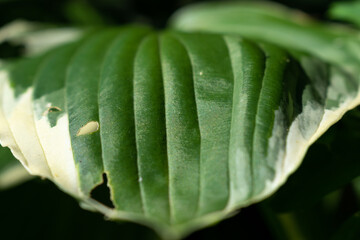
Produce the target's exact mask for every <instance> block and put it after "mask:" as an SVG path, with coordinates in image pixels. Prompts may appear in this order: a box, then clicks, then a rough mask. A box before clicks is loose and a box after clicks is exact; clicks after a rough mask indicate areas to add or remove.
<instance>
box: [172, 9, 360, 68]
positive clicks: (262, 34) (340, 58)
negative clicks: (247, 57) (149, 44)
mask: <svg viewBox="0 0 360 240" xmlns="http://www.w3.org/2000/svg"><path fill="white" fill-rule="evenodd" d="M170 26H172V27H173V28H175V29H178V30H182V31H192V32H193V31H205V32H215V33H227V34H240V35H242V36H243V37H246V38H250V39H255V40H259V41H265V42H270V43H273V44H276V45H278V46H281V47H284V48H286V49H288V50H289V51H294V50H296V51H301V52H306V53H308V54H311V55H315V56H317V57H319V58H321V59H323V60H325V61H327V62H331V63H336V64H340V65H342V66H343V67H345V68H347V69H349V68H350V69H351V68H355V69H358V62H359V56H360V54H359V53H360V39H359V36H358V32H357V31H355V30H353V29H349V28H346V27H345V26H341V25H329V24H328V25H326V24H323V23H319V22H316V21H314V20H313V19H311V18H310V17H309V16H307V15H306V14H304V13H302V12H299V11H297V10H291V9H288V8H285V7H283V6H281V5H277V4H273V3H269V2H228V3H203V4H197V5H190V6H189V7H185V8H183V9H180V10H179V11H178V12H176V13H175V14H174V16H173V17H172V18H171V21H170ZM354 63H355V64H356V66H354ZM353 71H356V70H353Z"/></svg>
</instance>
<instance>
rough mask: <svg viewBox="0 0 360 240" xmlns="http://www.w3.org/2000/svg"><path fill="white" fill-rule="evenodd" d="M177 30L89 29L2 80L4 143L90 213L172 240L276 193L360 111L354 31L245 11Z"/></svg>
mask: <svg viewBox="0 0 360 240" xmlns="http://www.w3.org/2000/svg"><path fill="white" fill-rule="evenodd" d="M171 26H172V27H169V28H168V29H166V30H162V31H155V30H153V29H151V28H150V27H148V26H138V25H131V26H123V27H102V28H92V29H86V30H84V31H81V33H79V34H78V35H77V36H76V37H73V38H71V40H68V41H67V42H66V43H64V44H60V45H59V44H57V47H54V48H52V49H50V50H49V51H45V52H42V53H40V54H38V55H36V56H32V57H29V58H23V59H19V60H18V61H11V62H9V61H8V62H6V61H5V62H3V63H2V65H1V70H0V92H1V94H0V141H1V144H2V146H6V147H9V148H10V149H11V151H12V153H13V154H14V156H15V157H16V158H17V159H19V160H20V162H21V163H22V164H23V166H24V167H25V168H26V169H27V170H28V171H29V172H30V173H31V174H33V175H37V176H41V177H43V178H47V179H50V180H51V181H53V182H54V183H55V184H57V185H58V186H59V188H61V189H62V190H63V191H65V192H67V193H69V194H70V195H72V196H73V197H75V198H76V199H78V201H79V202H80V203H81V205H82V206H83V207H84V208H87V209H89V210H94V211H98V212H101V213H103V214H104V215H105V216H106V217H107V218H109V219H111V220H128V221H133V222H137V223H141V224H144V225H147V226H150V227H152V228H153V229H155V230H156V231H157V232H158V233H159V234H160V235H161V236H162V237H163V238H166V239H173V238H181V237H183V236H185V235H186V234H188V233H190V232H192V231H194V230H196V229H199V228H203V227H206V226H208V225H210V224H213V223H216V222H218V221H220V220H222V219H224V218H226V217H228V216H231V215H232V214H234V213H235V212H236V211H238V210H239V209H240V208H242V207H246V206H248V205H250V204H252V203H255V202H258V201H261V200H263V199H265V198H266V197H268V196H269V195H271V194H272V193H274V192H275V191H276V190H277V189H278V188H279V187H280V186H281V185H282V184H283V183H284V182H285V181H286V179H287V178H288V176H289V175H290V174H291V173H293V172H294V171H295V170H296V169H297V168H298V166H299V165H300V163H301V161H302V159H303V157H304V155H305V153H306V151H307V149H308V147H309V146H310V145H311V144H312V143H313V142H314V141H315V140H316V139H317V138H319V137H320V136H321V134H323V133H324V132H325V131H326V130H327V129H328V128H329V127H330V126H331V125H332V124H334V123H335V122H336V121H338V120H339V119H340V118H341V117H342V115H343V114H344V113H345V112H346V111H348V110H349V109H352V108H354V107H355V106H357V105H358V104H359V103H360V94H359V84H360V78H359V56H360V54H359V52H360V43H359V38H358V32H357V31H355V30H352V29H347V28H343V27H338V26H331V25H322V24H319V23H314V22H312V20H309V19H307V18H306V17H304V16H303V15H300V16H299V15H298V14H296V13H295V14H294V13H292V12H291V11H290V10H284V9H282V8H277V7H275V6H265V7H264V5H258V4H255V5H254V4H242V3H237V4H235V5H223V6H216V7H213V6H212V5H199V6H195V7H193V8H190V9H185V10H181V11H180V12H179V13H178V14H175V16H174V17H173V18H172V21H171ZM103 184H107V187H108V189H109V196H108V198H109V199H107V201H103V200H99V199H98V198H97V197H94V196H93V194H92V193H93V191H94V189H96V188H97V187H99V186H100V185H103Z"/></svg>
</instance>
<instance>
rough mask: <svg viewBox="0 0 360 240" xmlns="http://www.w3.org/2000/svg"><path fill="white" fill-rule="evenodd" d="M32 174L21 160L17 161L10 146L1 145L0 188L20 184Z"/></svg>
mask: <svg viewBox="0 0 360 240" xmlns="http://www.w3.org/2000/svg"><path fill="white" fill-rule="evenodd" d="M31 178H32V176H31V175H30V174H29V173H28V172H27V171H26V170H25V168H24V167H23V166H22V165H21V163H20V162H19V161H16V159H15V158H14V156H13V155H12V154H11V152H10V150H9V149H8V148H3V147H0V190H4V189H7V188H10V187H13V186H16V185H19V184H21V183H23V182H25V181H27V180H29V179H31Z"/></svg>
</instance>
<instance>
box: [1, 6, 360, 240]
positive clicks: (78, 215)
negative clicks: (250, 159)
mask: <svg viewBox="0 0 360 240" xmlns="http://www.w3.org/2000/svg"><path fill="white" fill-rule="evenodd" d="M218 1H220V0H218ZM194 2H203V1H201V0H172V1H171V0H167V1H161V0H152V1H149V0H0V27H1V26H3V25H5V24H7V23H9V22H12V21H14V20H17V19H22V20H28V21H33V22H41V23H47V24H52V25H55V26H67V25H71V26H74V25H81V26H82V25H119V24H126V23H133V22H137V23H146V24H150V25H153V26H155V27H156V28H163V27H165V26H166V22H167V19H168V18H169V16H171V15H172V13H174V12H175V11H176V10H177V9H179V8H181V7H182V6H185V5H188V4H191V3H194ZM275 2H278V3H281V4H284V5H286V6H289V7H292V8H296V9H299V10H302V11H305V12H307V13H308V14H310V15H311V16H313V17H314V18H317V19H320V20H323V19H326V11H327V9H328V7H329V5H330V4H332V3H333V2H335V1H332V0H301V1H298V0H278V1H275ZM343 2H344V1H343ZM359 14H360V13H359ZM20 53H21V46H14V45H11V44H10V43H7V42H3V43H1V44H0V58H12V57H16V56H18V55H19V54H20ZM359 123H360V109H359V108H358V109H355V110H353V111H351V112H349V113H348V114H346V116H345V118H344V119H343V120H341V121H340V122H339V123H338V124H336V125H335V126H333V127H332V128H331V129H330V131H328V132H327V133H326V134H325V135H324V136H323V137H322V138H321V139H319V140H318V141H317V142H316V143H315V144H314V145H313V146H312V147H311V148H310V150H309V152H308V154H307V156H306V158H305V160H304V163H303V165H302V166H301V167H300V169H299V170H298V171H297V172H296V173H295V174H294V175H292V176H291V177H290V179H289V181H288V182H287V183H286V184H285V185H284V186H283V187H282V188H281V189H280V191H278V192H277V193H276V194H275V195H274V196H272V197H271V198H269V199H267V200H266V201H264V202H262V203H260V204H256V205H253V206H251V207H248V208H245V209H242V210H241V212H240V213H238V214H237V215H236V216H234V217H232V218H230V219H227V220H224V221H222V222H221V223H219V224H217V225H215V226H213V227H210V228H207V229H204V230H201V231H199V232H196V233H194V234H192V235H190V236H189V237H188V238H187V239H188V240H190V239H191V240H195V239H200V240H201V239H207V240H209V239H229V240H231V239H310V240H311V239H314V240H315V239H316V240H319V239H331V238H332V239H360V214H359V210H360V178H359V176H360V161H359V156H360V147H359V146H360V124H359ZM324 166H325V167H324ZM0 226H1V227H0V229H1V231H0V234H1V235H0V238H1V239H79V238H80V239H89V240H92V239H144V240H148V239H149V240H150V239H158V238H157V236H156V235H155V234H154V233H153V232H152V231H151V230H149V229H148V228H146V227H142V226H139V225H136V224H132V223H114V222H109V221H106V220H104V218H103V216H101V215H100V214H97V213H92V212H88V211H84V210H82V209H81V208H80V207H79V205H78V203H77V202H76V200H74V199H73V198H71V197H69V196H67V195H66V194H65V193H63V192H61V191H60V190H58V189H57V188H56V187H55V186H54V185H53V184H52V183H51V182H49V181H44V180H41V179H38V178H35V179H33V180H31V181H29V182H26V183H24V184H22V185H20V186H17V187H15V188H11V189H8V190H3V191H0Z"/></svg>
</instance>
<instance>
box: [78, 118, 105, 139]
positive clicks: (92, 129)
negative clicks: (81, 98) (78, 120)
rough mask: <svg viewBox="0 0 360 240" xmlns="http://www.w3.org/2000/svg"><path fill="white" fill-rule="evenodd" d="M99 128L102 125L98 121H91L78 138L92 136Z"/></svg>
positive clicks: (80, 131)
mask: <svg viewBox="0 0 360 240" xmlns="http://www.w3.org/2000/svg"><path fill="white" fill-rule="evenodd" d="M99 127H100V125H99V123H98V122H97V121H90V122H88V123H87V124H85V125H84V126H82V127H81V128H80V129H79V131H78V132H77V134H76V136H82V135H88V134H92V133H94V132H96V131H98V130H99Z"/></svg>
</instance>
